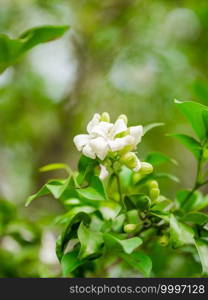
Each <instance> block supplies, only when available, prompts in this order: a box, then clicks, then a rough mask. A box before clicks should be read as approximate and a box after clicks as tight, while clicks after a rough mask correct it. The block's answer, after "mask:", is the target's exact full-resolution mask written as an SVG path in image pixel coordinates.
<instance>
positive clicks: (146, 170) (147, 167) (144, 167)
mask: <svg viewBox="0 0 208 300" xmlns="http://www.w3.org/2000/svg"><path fill="white" fill-rule="evenodd" d="M139 172H140V174H142V175H147V174H150V173H152V172H153V166H152V165H151V164H149V163H147V162H142V163H141V168H140V170H139Z"/></svg>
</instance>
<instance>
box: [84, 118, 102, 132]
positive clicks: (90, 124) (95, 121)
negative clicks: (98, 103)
mask: <svg viewBox="0 0 208 300" xmlns="http://www.w3.org/2000/svg"><path fill="white" fill-rule="evenodd" d="M99 122H100V114H97V113H96V114H94V116H93V118H92V120H91V121H90V122H89V123H88V125H87V132H88V133H91V130H92V128H93V127H94V126H96V125H98V124H99Z"/></svg>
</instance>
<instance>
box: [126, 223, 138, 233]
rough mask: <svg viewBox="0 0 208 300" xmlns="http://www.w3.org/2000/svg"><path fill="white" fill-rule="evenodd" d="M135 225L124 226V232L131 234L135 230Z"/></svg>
mask: <svg viewBox="0 0 208 300" xmlns="http://www.w3.org/2000/svg"><path fill="white" fill-rule="evenodd" d="M137 227H138V226H137V224H126V225H125V226H124V232H126V233H133V232H134V231H135V230H136V229H137Z"/></svg>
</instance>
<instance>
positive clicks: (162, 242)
mask: <svg viewBox="0 0 208 300" xmlns="http://www.w3.org/2000/svg"><path fill="white" fill-rule="evenodd" d="M158 242H159V244H160V245H161V246H162V247H166V246H167V245H168V243H169V238H168V237H167V235H163V236H161V237H160V238H159V240H158Z"/></svg>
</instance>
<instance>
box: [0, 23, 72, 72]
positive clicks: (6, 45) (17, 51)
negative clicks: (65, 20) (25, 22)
mask: <svg viewBox="0 0 208 300" xmlns="http://www.w3.org/2000/svg"><path fill="white" fill-rule="evenodd" d="M68 29H69V27H68V26H50V25H48V26H47V25H46V26H41V27H35V28H32V29H29V30H27V31H26V32H24V33H23V34H22V35H21V36H20V37H19V38H18V39H11V38H10V37H9V36H7V35H5V34H1V35H0V73H1V72H3V71H4V70H5V69H6V68H7V67H9V66H10V65H12V64H14V63H15V62H16V61H17V59H18V58H19V57H21V55H23V54H24V53H25V52H26V51H28V50H29V49H31V48H33V47H35V46H36V45H38V44H41V43H45V42H49V41H51V40H54V39H56V38H59V37H61V36H62V35H63V34H64V33H65V32H66V30H68Z"/></svg>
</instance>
